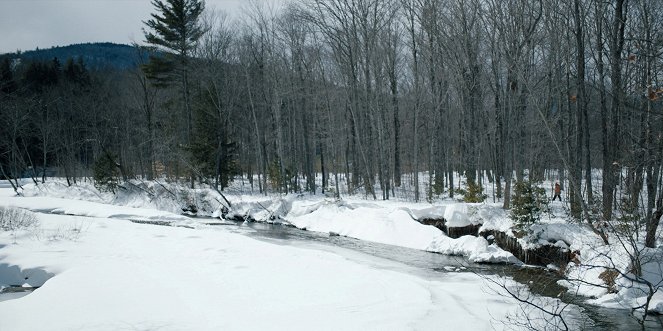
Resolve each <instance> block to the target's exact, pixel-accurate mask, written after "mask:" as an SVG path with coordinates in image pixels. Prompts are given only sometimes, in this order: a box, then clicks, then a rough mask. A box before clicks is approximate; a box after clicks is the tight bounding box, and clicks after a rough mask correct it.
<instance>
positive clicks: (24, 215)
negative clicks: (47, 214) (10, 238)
mask: <svg viewBox="0 0 663 331" xmlns="http://www.w3.org/2000/svg"><path fill="white" fill-rule="evenodd" d="M38 224H39V221H38V220H37V217H36V216H35V215H34V214H33V213H31V212H29V211H27V210H23V209H18V208H5V207H0V230H4V231H16V230H20V229H27V228H31V227H35V226H37V225H38Z"/></svg>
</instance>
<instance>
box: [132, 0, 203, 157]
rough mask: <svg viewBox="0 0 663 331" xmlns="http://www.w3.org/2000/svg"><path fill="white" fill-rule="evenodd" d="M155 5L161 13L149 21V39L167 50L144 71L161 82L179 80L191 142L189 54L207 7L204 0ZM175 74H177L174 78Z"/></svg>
mask: <svg viewBox="0 0 663 331" xmlns="http://www.w3.org/2000/svg"><path fill="white" fill-rule="evenodd" d="M152 5H153V6H154V7H155V9H156V10H157V11H158V13H155V14H152V19H150V20H148V21H145V22H143V23H145V25H147V28H148V30H145V29H143V32H144V33H145V41H146V42H147V43H148V44H150V45H152V46H153V47H154V48H155V49H156V50H158V51H161V52H163V53H161V54H157V55H153V56H151V57H150V63H148V64H147V65H146V66H145V67H144V68H143V70H144V72H145V73H146V74H147V75H148V76H149V77H152V78H154V79H155V80H156V81H157V82H159V83H164V82H165V81H166V80H169V79H173V80H177V81H179V83H180V84H181V88H182V95H183V97H184V100H183V101H184V107H185V113H186V117H187V135H186V137H187V141H186V143H187V144H188V143H190V140H191V129H192V120H191V101H190V93H189V70H188V66H189V57H190V55H191V51H192V50H193V49H194V47H195V45H196V42H197V41H198V39H200V37H201V36H202V35H203V33H204V30H203V28H202V26H201V25H200V22H199V18H200V15H201V14H202V12H203V10H204V9H205V3H204V1H200V0H166V1H161V0H154V1H152ZM172 74H175V75H174V77H171V75H172Z"/></svg>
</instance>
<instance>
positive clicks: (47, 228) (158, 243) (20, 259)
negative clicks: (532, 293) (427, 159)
mask: <svg viewBox="0 0 663 331" xmlns="http://www.w3.org/2000/svg"><path fill="white" fill-rule="evenodd" d="M12 195H13V192H11V191H10V190H6V189H0V196H1V199H0V205H3V206H17V207H21V208H28V209H31V210H38V211H58V212H59V211H62V212H64V213H65V214H64V215H58V214H38V215H37V217H38V218H39V221H40V226H39V228H38V229H31V230H26V231H18V232H17V233H14V235H11V234H9V233H6V232H3V233H0V252H1V253H0V266H8V268H10V269H13V270H14V271H15V275H17V274H20V277H23V278H25V277H27V278H28V279H27V280H26V281H27V282H32V285H33V286H39V285H43V286H42V287H41V288H39V289H37V290H36V291H34V292H33V293H31V294H29V295H27V296H24V297H22V298H19V299H13V300H7V301H2V302H0V321H2V328H3V330H4V329H6V330H15V331H20V330H117V329H132V330H134V329H139V330H143V329H159V330H184V329H186V330H220V329H223V330H254V329H284V328H287V329H293V330H302V329H323V330H324V329H330V330H332V329H333V330H351V329H352V330H357V329H361V330H364V329H365V330H384V329H399V330H400V329H416V330H421V329H438V328H439V326H440V325H444V326H445V328H449V329H458V330H487V329H491V328H492V327H493V326H494V323H495V322H494V321H495V319H500V318H503V317H504V316H506V314H507V313H508V312H509V311H511V310H512V309H513V308H514V301H513V300H510V299H506V298H504V297H500V296H494V295H490V294H488V293H486V292H485V291H484V290H483V288H484V287H485V284H484V283H483V280H482V279H481V278H480V277H479V276H476V275H474V274H471V273H445V274H444V276H443V277H440V278H435V279H428V278H424V277H419V276H415V275H410V274H408V273H406V272H402V271H398V268H378V267H375V265H373V264H365V263H360V262H358V261H356V260H355V259H348V258H346V257H344V256H342V255H340V254H338V253H335V252H330V251H320V250H314V249H305V248H300V247H295V246H284V245H275V244H271V243H267V242H262V241H258V240H255V239H251V238H249V237H246V236H243V235H240V234H237V233H234V232H233V231H232V230H229V229H228V228H227V227H216V228H213V229H212V228H209V227H203V226H200V227H197V228H196V229H189V228H182V227H162V226H154V225H146V224H135V223H132V222H130V221H127V220H125V218H133V217H139V218H142V219H150V220H157V219H158V220H167V221H173V222H180V221H182V220H181V216H179V215H175V214H171V213H168V212H163V211H157V210H153V209H145V208H131V207H121V206H113V205H107V204H102V203H98V202H88V201H77V200H69V199H62V198H48V197H13V196H12ZM328 207H329V208H331V209H332V210H333V209H334V208H340V209H342V210H345V209H347V210H350V211H352V210H358V211H362V210H363V211H366V210H372V209H371V207H370V206H369V205H362V206H357V207H356V208H355V209H350V208H348V207H341V206H335V205H333V204H330V205H329V206H328ZM66 214H78V215H79V216H72V215H66ZM406 214H407V213H406V212H404V211H392V212H384V213H378V212H374V213H373V215H374V216H373V217H370V218H368V219H367V220H366V221H365V222H367V223H366V225H365V226H367V227H369V226H370V225H371V222H377V221H378V220H379V216H385V217H387V219H388V223H387V224H389V226H393V227H394V229H403V230H404V231H408V229H410V227H412V225H411V224H407V223H405V222H404V221H403V220H404V219H406V218H409V216H407V215H406ZM322 215H324V214H323V213H321V216H322ZM349 215H355V214H353V213H350V214H349ZM359 215H361V213H358V214H357V215H355V216H359ZM301 221H302V222H305V221H306V219H302V220H301ZM308 221H309V222H310V220H308ZM414 224H418V223H414ZM358 228H360V229H361V227H358ZM385 228H388V227H385ZM431 228H432V227H431ZM348 229H349V227H348ZM410 230H411V229H410ZM348 231H350V230H348ZM356 231H357V232H361V231H360V230H356ZM433 232H434V231H432V230H428V229H427V228H426V229H425V230H421V229H418V230H414V231H413V233H419V235H420V236H422V237H425V238H429V237H430V236H431V234H432V233H433ZM56 234H58V235H56ZM390 235H391V233H390V232H389V231H386V230H385V232H384V233H382V234H381V236H382V237H383V238H390V237H389V236H390ZM408 240H410V239H408ZM14 242H16V243H15V244H14ZM364 258H365V259H368V257H364ZM383 263H386V262H383ZM390 263H392V264H395V262H390ZM37 271H38V272H37ZM0 273H2V274H5V273H4V269H3V270H2V271H0ZM3 281H4V282H8V283H13V282H15V281H20V279H3ZM7 285H9V284H7ZM498 327H499V326H498Z"/></svg>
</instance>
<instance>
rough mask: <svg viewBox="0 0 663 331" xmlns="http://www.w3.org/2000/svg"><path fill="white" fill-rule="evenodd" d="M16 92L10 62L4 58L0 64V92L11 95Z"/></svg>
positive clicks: (7, 58)
mask: <svg viewBox="0 0 663 331" xmlns="http://www.w3.org/2000/svg"><path fill="white" fill-rule="evenodd" d="M15 90H16V82H15V81H14V73H13V72H12V68H11V60H10V59H9V57H5V58H4V59H3V60H2V62H1V63H0V92H2V93H6V94H11V93H12V92H14V91H15Z"/></svg>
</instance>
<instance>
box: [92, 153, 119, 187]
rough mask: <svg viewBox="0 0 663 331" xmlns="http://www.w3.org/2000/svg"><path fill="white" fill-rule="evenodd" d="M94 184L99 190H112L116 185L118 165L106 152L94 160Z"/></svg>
mask: <svg viewBox="0 0 663 331" xmlns="http://www.w3.org/2000/svg"><path fill="white" fill-rule="evenodd" d="M92 171H93V172H94V186H95V187H96V188H97V189H98V190H99V191H106V192H113V193H115V190H117V185H118V179H117V178H118V176H119V171H118V165H117V163H116V162H115V158H114V157H113V155H111V154H110V153H108V152H104V153H103V154H101V156H100V157H99V158H98V159H96V160H95V161H94V167H93V169H92Z"/></svg>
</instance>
